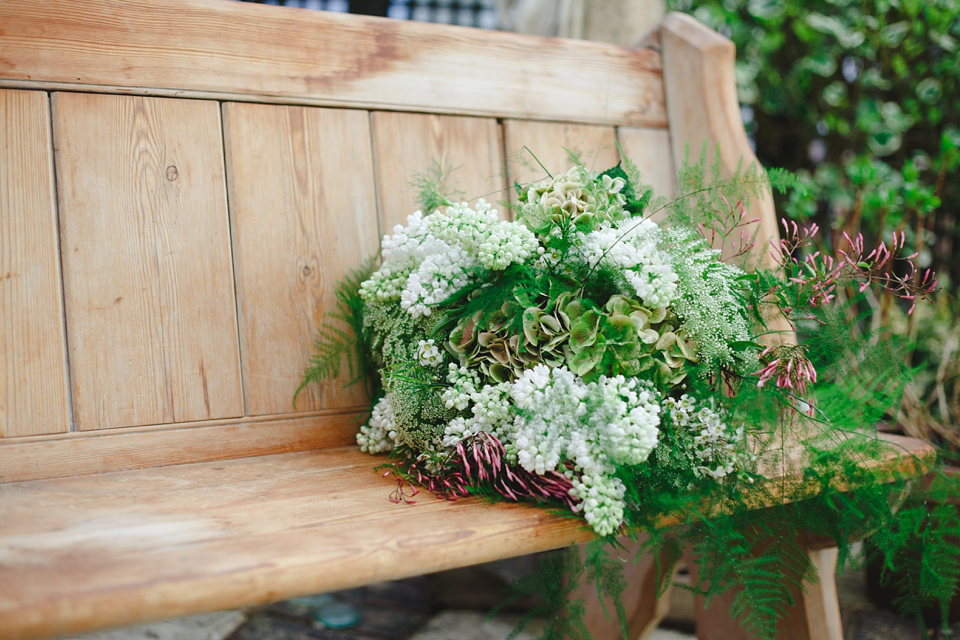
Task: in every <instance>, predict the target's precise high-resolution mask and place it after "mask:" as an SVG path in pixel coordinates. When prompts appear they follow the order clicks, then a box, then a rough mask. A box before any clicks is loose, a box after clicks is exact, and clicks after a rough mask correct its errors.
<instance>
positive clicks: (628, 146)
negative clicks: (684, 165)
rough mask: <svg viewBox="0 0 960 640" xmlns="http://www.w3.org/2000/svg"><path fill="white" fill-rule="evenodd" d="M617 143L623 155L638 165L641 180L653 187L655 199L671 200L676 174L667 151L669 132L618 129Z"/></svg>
mask: <svg viewBox="0 0 960 640" xmlns="http://www.w3.org/2000/svg"><path fill="white" fill-rule="evenodd" d="M617 140H618V141H619V142H620V146H621V148H623V152H624V153H625V154H627V157H628V158H630V160H631V161H633V163H634V164H636V165H637V169H639V170H640V177H641V178H643V181H644V182H645V183H647V184H649V185H650V186H651V187H653V193H654V196H664V197H666V198H668V199H669V198H673V197H674V195H676V192H677V173H676V170H675V169H674V166H673V151H672V150H671V149H670V133H669V132H667V131H664V130H662V129H643V128H640V127H619V128H618V129H617Z"/></svg>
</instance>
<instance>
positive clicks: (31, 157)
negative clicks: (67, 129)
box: [0, 90, 70, 438]
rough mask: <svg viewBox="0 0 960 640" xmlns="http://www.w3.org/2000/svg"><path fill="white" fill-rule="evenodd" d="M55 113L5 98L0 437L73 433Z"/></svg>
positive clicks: (0, 186)
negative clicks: (59, 233)
mask: <svg viewBox="0 0 960 640" xmlns="http://www.w3.org/2000/svg"><path fill="white" fill-rule="evenodd" d="M50 136H51V134H50V107H49V102H48V99H47V94H46V93H43V92H40V91H9V90H8V91H0V354H2V356H0V358H2V359H0V438H2V437H5V436H24V435H32V434H40V433H57V432H64V431H67V430H68V428H69V425H70V414H69V406H68V404H67V395H68V392H67V367H66V342H65V333H64V327H63V298H62V295H61V283H60V261H59V253H60V252H59V247H58V243H57V205H56V199H55V196H54V184H53V147H52V144H51V139H50Z"/></svg>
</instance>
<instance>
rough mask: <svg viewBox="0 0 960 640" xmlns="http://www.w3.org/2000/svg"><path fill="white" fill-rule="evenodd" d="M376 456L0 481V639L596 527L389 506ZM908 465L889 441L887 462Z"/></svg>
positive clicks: (460, 559)
mask: <svg viewBox="0 0 960 640" xmlns="http://www.w3.org/2000/svg"><path fill="white" fill-rule="evenodd" d="M895 441H896V442H897V443H898V444H902V445H904V446H906V447H907V448H908V449H911V450H913V451H914V452H916V453H918V455H921V456H930V455H933V449H932V447H930V446H929V445H926V444H925V443H922V442H919V441H916V440H911V439H909V438H899V439H895ZM380 460H382V458H380ZM376 462H377V458H375V457H371V456H368V455H366V454H362V453H359V451H357V449H356V448H355V447H348V448H344V449H325V450H321V451H310V452H303V453H291V454H282V455H272V456H259V457H253V458H242V459H233V460H223V461H216V462H201V463H196V464H184V465H179V466H170V467H161V468H151V469H139V470H132V471H120V472H115V473H103V474H97V475H88V476H79V477H72V478H60V479H51V480H37V481H33V482H20V483H13V482H11V483H5V484H0V523H2V524H3V527H2V528H0V638H17V639H19V640H25V639H28V638H38V637H43V636H48V635H63V634H67V633H76V632H82V631H86V630H90V629H94V628H103V627H109V626H115V625H124V624H133V623H136V622H142V621H147V620H153V619H160V618H165V617H175V616H181V615H189V614H193V613H200V612H203V611H212V610H217V609H224V608H235V607H239V606H244V605H250V604H260V603H265V602H271V601H275V600H280V599H283V598H287V597H291V596H296V595H303V594H307V593H317V592H322V591H327V590H331V591H332V590H337V589H344V588H349V587H355V586H359V585H363V584H368V583H371V582H377V581H381V580H390V579H397V578H402V577H406V576H411V575H419V574H422V573H428V572H431V571H440V570H444V569H450V568H453V567H457V566H466V565H469V564H475V563H479V562H486V561H490V560H494V559H499V558H504V557H509V556H512V555H519V554H524V553H533V552H538V551H545V550H548V549H553V548H558V547H561V546H566V545H569V544H576V543H580V542H585V541H587V540H589V539H591V537H592V534H591V533H590V532H589V531H587V530H585V529H583V528H581V525H580V521H578V520H575V519H572V518H569V517H563V516H558V515H551V514H549V513H548V512H547V511H546V510H544V509H540V508H536V507H531V506H525V505H519V504H511V503H501V504H498V505H495V506H490V505H487V504H484V503H482V502H479V501H478V500H475V499H465V500H460V501H457V502H447V501H444V500H438V499H435V498H432V497H430V496H429V495H425V494H420V495H419V496H418V498H417V499H416V503H415V504H413V505H406V504H399V505H398V504H392V503H391V502H389V500H388V499H387V498H388V496H389V495H390V493H391V491H392V490H393V488H394V487H395V484H394V482H393V481H392V480H391V479H390V478H384V477H383V476H382V474H380V473H379V472H374V471H372V466H373V465H374V464H376ZM911 464H913V463H912V462H911V461H910V459H908V458H907V457H906V456H904V455H903V453H902V452H901V451H899V450H897V449H891V451H890V459H889V460H888V461H887V462H886V463H884V465H885V466H886V467H887V468H897V467H899V468H903V469H907V470H910V469H913V467H911V466H910V465H911ZM676 522H677V520H676V519H672V518H665V519H664V520H663V525H668V524H673V523H676ZM801 615H803V614H801ZM645 619H646V618H645ZM637 621H638V624H639V623H640V622H642V620H640V619H639V618H638V620H637ZM641 626H642V625H641ZM811 640H812V639H811Z"/></svg>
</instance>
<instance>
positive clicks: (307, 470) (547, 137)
mask: <svg viewBox="0 0 960 640" xmlns="http://www.w3.org/2000/svg"><path fill="white" fill-rule="evenodd" d="M648 42H649V44H650V45H651V48H645V49H639V50H629V49H625V48H621V47H616V46H612V45H605V44H597V43H588V42H576V41H565V40H558V39H546V38H537V37H524V36H518V35H512V34H506V33H497V32H486V31H479V30H471V29H464V28H449V27H440V26H435V25H428V24H418V23H404V22H397V21H391V20H384V19H376V18H363V17H357V16H345V15H338V14H329V13H324V12H316V11H306V10H294V9H283V8H277V7H269V6H259V5H249V4H240V3H231V2H225V1H216V0H182V1H180V2H177V3H170V2H166V1H164V0H115V1H113V2H111V1H107V0H85V1H84V2H73V1H72V0H42V1H41V0H21V1H10V2H3V3H0V251H2V263H0V354H2V360H0V638H21V639H22V638H40V637H48V636H55V635H63V634H69V633H77V632H83V631H88V630H93V629H98V628H104V627H110V626H118V625H126V624H131V623H137V622H142V621H148V620H155V619H162V618H169V617H174V616H181V615H187V614H193V613H198V612H204V611H211V610H217V609H224V608H233V607H238V606H242V605H250V604H257V603H265V602H270V601H275V600H279V599H283V598H287V597H291V596H296V595H303V594H308V593H314V592H320V591H328V590H336V589H341V588H346V587H353V586H357V585H362V584H366V583H371V582H376V581H381V580H388V579H396V578H401V577H405V576H411V575H415V574H421V573H425V572H431V571H438V570H443V569H449V568H453V567H458V566H465V565H469V564H474V563H480V562H484V561H489V560H493V559H497V558H503V557H508V556H514V555H519V554H524V553H531V552H537V551H543V550H548V549H555V548H558V547H563V546H566V545H570V544H574V543H578V542H582V541H585V540H587V539H589V538H590V534H589V533H588V532H587V531H586V530H585V529H583V528H581V527H580V526H579V525H578V524H577V522H576V521H573V520H571V519H567V518H559V517H555V516H552V515H549V514H548V513H547V512H545V511H544V510H541V509H538V508H535V507H531V506H526V505H517V504H501V505H497V506H495V507H491V506H488V505H487V504H485V503H483V502H480V501H477V500H472V499H471V500H460V501H457V502H447V501H443V500H434V499H432V498H430V497H422V498H421V499H420V500H419V501H418V502H417V504H416V505H397V504H393V503H391V502H390V501H389V500H388V496H389V495H390V492H391V490H392V488H393V481H392V480H391V479H389V478H384V477H382V476H381V475H380V474H379V473H376V472H374V471H373V469H372V467H373V466H374V464H375V462H376V461H375V460H374V459H373V458H371V457H370V456H367V455H365V454H361V453H360V452H359V451H358V450H357V449H356V447H354V446H352V445H353V441H354V433H355V431H356V427H357V423H358V420H359V419H360V418H361V416H362V415H363V413H364V411H365V410H366V402H365V398H364V397H363V394H362V391H361V389H360V388H359V387H358V386H355V387H350V388H343V386H342V385H341V384H339V383H331V384H329V385H327V386H326V387H324V388H322V389H321V388H316V389H308V390H307V391H306V392H305V394H304V395H303V396H301V400H300V402H299V403H298V406H297V409H296V410H294V408H293V406H292V403H291V398H292V394H293V391H294V389H295V388H296V387H297V384H298V382H299V380H300V376H301V372H302V370H303V368H304V366H305V364H306V363H307V361H308V358H309V356H310V353H311V340H312V337H313V332H314V330H315V328H316V327H317V326H318V324H319V322H320V321H321V318H322V316H323V314H324V311H325V310H328V309H329V308H331V304H332V291H333V288H334V285H335V284H336V283H337V281H338V280H339V279H340V278H341V277H342V276H343V275H344V274H345V273H346V272H347V271H348V269H350V268H353V267H356V266H358V265H359V264H360V263H361V262H362V260H363V259H364V258H366V257H368V256H370V255H372V254H374V253H375V251H376V249H377V243H378V240H379V238H380V237H381V235H382V234H383V232H385V231H388V230H390V229H391V228H392V227H393V225H395V224H397V223H398V222H401V221H403V220H404V219H405V217H406V215H407V214H409V213H410V212H412V211H413V210H414V208H415V200H416V194H415V193H414V192H413V190H411V189H410V188H409V187H408V184H409V180H410V179H411V176H412V175H414V174H415V173H416V172H423V171H425V170H427V169H428V168H429V166H430V163H431V162H434V161H441V162H444V161H445V162H447V163H450V164H452V165H462V166H463V168H462V169H461V170H460V171H457V172H455V173H454V174H453V176H452V182H453V185H454V186H455V187H456V188H458V189H459V190H461V191H462V192H463V193H465V194H467V196H468V197H476V196H480V195H484V196H486V198H487V199H488V200H494V201H495V200H497V199H502V198H505V197H507V196H506V195H505V194H506V193H508V190H507V188H508V186H509V185H511V184H512V183H513V181H514V180H520V181H524V180H529V179H531V178H533V177H536V174H535V173H534V171H533V170H532V169H529V168H528V167H526V166H524V164H523V163H522V162H521V161H520V160H521V159H522V158H523V155H522V154H521V149H522V148H523V146H527V147H529V148H530V149H531V150H532V151H533V152H534V153H536V155H537V157H538V158H539V159H540V160H541V161H542V162H544V164H546V165H547V166H548V167H549V168H551V170H554V171H555V170H559V169H562V168H563V167H564V166H565V164H566V158H565V155H564V151H563V147H566V148H569V149H572V150H574V151H580V152H582V153H584V158H585V160H586V161H587V163H588V164H589V165H593V166H596V167H597V168H605V167H607V166H611V165H613V164H615V163H616V161H617V159H618V152H617V148H616V144H615V142H619V143H620V145H621V146H622V147H623V149H624V150H625V151H626V153H627V154H629V155H630V156H631V157H632V159H633V160H634V161H635V162H637V164H638V165H639V167H640V170H641V171H642V173H643V175H644V176H645V177H646V179H647V180H648V181H650V182H651V183H653V185H654V186H655V187H656V188H657V190H658V191H660V192H661V193H670V192H672V191H673V189H674V176H675V175H676V167H677V165H678V159H680V158H682V155H683V149H684V147H685V145H687V144H688V143H689V144H690V145H692V147H693V148H699V147H700V145H701V143H702V142H704V141H706V142H707V143H708V144H709V145H711V146H713V145H714V144H718V145H719V148H720V151H721V153H722V158H723V163H724V166H725V167H726V169H728V170H732V168H733V167H735V166H736V164H737V162H738V161H739V160H740V159H741V157H744V158H746V159H747V160H748V161H749V160H750V159H752V154H751V153H750V150H749V147H748V144H747V139H746V136H745V134H744V131H743V128H742V126H741V125H740V122H739V114H738V107H737V103H736V98H735V95H734V80H733V48H732V45H731V44H730V43H729V41H727V40H726V39H724V38H722V37H720V36H718V35H717V34H715V33H713V32H711V31H708V30H707V29H705V28H703V27H701V26H700V25H698V24H697V23H695V22H694V21H693V20H691V19H690V18H688V17H685V16H682V15H671V16H669V17H667V18H666V20H665V21H664V22H663V23H662V26H661V27H660V29H659V30H658V31H657V32H656V33H654V34H652V36H651V38H650V39H649V41H648ZM755 206H756V207H757V209H756V211H757V212H759V213H760V214H761V215H762V217H763V224H764V225H765V230H764V232H765V233H766V234H768V235H770V234H773V233H775V227H774V216H773V211H772V205H771V201H770V199H769V198H767V199H766V200H764V201H763V202H759V203H756V205H755ZM917 446H918V447H919V445H917ZM918 450H920V449H918ZM825 582H828V583H830V581H829V580H826V581H825ZM828 604H829V603H828ZM833 606H834V607H835V601H834V602H833ZM644 615H646V614H644ZM810 633H812V632H810ZM810 633H808V635H807V636H804V637H815V636H812V635H810Z"/></svg>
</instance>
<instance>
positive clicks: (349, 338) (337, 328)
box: [293, 258, 380, 407]
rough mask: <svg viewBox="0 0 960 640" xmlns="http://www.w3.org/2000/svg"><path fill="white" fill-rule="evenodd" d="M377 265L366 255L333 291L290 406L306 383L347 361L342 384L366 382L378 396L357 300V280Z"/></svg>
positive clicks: (323, 377) (316, 380)
mask: <svg viewBox="0 0 960 640" xmlns="http://www.w3.org/2000/svg"><path fill="white" fill-rule="evenodd" d="M375 268H376V258H369V259H368V260H367V261H366V262H365V263H364V264H363V266H362V267H360V268H359V269H354V270H351V271H350V272H349V273H348V274H347V275H346V276H344V278H343V280H341V281H340V282H339V283H337V287H336V289H335V290H334V293H333V295H334V298H335V299H336V308H335V309H334V310H333V311H330V312H328V313H327V314H326V315H325V316H324V321H323V323H322V324H321V325H320V327H319V328H318V329H317V334H318V335H317V338H316V339H315V340H314V342H313V347H314V351H315V353H314V355H313V356H311V358H310V365H309V366H308V367H307V369H306V370H305V371H304V372H303V380H301V381H300V385H299V386H298V387H297V390H296V391H295V392H294V393H293V406H294V407H296V406H297V397H298V396H299V395H300V392H301V391H303V390H304V388H306V386H307V385H309V384H316V383H320V382H323V381H325V380H329V379H332V378H336V377H338V376H339V375H340V368H341V366H342V365H343V362H344V361H346V363H347V369H348V371H349V379H348V380H347V381H346V382H345V386H348V385H351V384H354V383H356V382H360V381H365V382H366V383H367V384H368V391H369V392H370V396H371V397H373V398H376V397H378V396H379V395H380V394H379V388H378V387H377V386H375V385H376V381H377V380H379V377H378V376H377V373H376V372H377V369H376V364H375V363H374V362H373V360H372V358H371V351H370V349H369V348H368V345H367V344H366V338H365V334H364V331H363V306H364V305H363V300H361V299H360V283H361V282H363V281H364V280H366V279H368V278H369V277H370V275H371V274H372V273H373V271H374V269H375Z"/></svg>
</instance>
